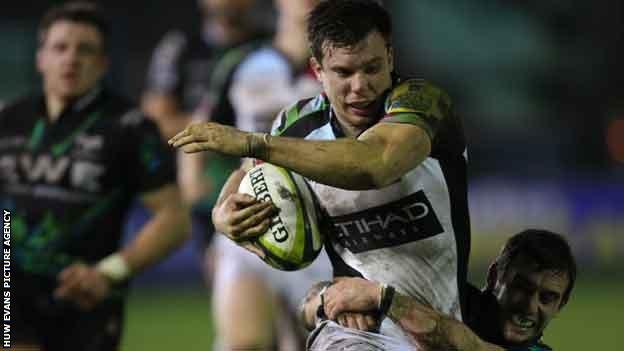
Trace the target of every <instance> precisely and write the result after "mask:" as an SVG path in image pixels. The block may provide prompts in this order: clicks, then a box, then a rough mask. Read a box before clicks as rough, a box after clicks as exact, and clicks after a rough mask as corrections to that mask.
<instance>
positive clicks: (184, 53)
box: [146, 30, 266, 111]
mask: <svg viewBox="0 0 624 351" xmlns="http://www.w3.org/2000/svg"><path fill="white" fill-rule="evenodd" d="M265 37H266V34H265V33H260V34H258V35H254V36H253V37H252V38H250V40H249V41H250V42H253V41H261V40H262V39H263V38H265ZM245 43H246V42H245ZM245 43H234V44H233V45H228V46H221V45H218V44H216V43H214V42H212V41H211V40H210V39H209V38H208V37H207V36H206V35H204V36H202V35H201V33H197V34H188V33H185V32H182V31H179V30H172V31H170V32H168V33H167V34H166V35H165V36H164V37H163V39H162V40H161V41H160V43H159V44H158V45H157V47H156V49H155V50H154V53H153V55H152V59H151V62H150V65H149V68H148V72H147V84H146V85H147V86H146V89H147V90H148V91H152V92H156V93H160V94H165V95H173V96H175V97H176V98H178V100H179V101H180V103H181V107H182V109H183V110H184V111H193V110H195V109H196V108H197V107H198V106H199V104H200V102H201V101H202V99H203V98H204V96H205V94H206V92H207V91H209V90H212V91H214V90H215V86H214V84H215V82H222V81H225V80H227V78H226V79H223V77H217V78H216V80H215V77H214V76H213V73H217V74H222V75H226V76H227V75H229V74H230V72H231V69H224V67H223V65H224V61H222V59H223V58H224V55H226V54H227V53H228V52H229V53H230V56H229V57H228V58H226V59H227V60H230V59H235V58H234V56H235V55H231V51H230V50H231V49H234V48H236V47H238V46H239V45H244V44H245ZM226 65H227V64H226ZM219 84H220V83H219Z"/></svg>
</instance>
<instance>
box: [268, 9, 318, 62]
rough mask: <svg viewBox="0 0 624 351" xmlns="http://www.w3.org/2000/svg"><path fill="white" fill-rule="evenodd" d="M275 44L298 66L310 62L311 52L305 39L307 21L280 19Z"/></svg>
mask: <svg viewBox="0 0 624 351" xmlns="http://www.w3.org/2000/svg"><path fill="white" fill-rule="evenodd" d="M277 25H278V28H277V33H276V34H275V39H274V40H273V45H275V47H276V48H277V49H278V50H280V51H281V52H282V53H284V54H285V55H286V56H287V57H288V59H289V60H290V61H291V62H293V63H294V64H296V65H297V66H304V65H306V64H307V62H308V58H309V56H310V52H309V50H308V44H307V42H306V40H305V37H306V33H305V23H297V22H293V21H286V20H284V19H280V21H279V22H278V24H277Z"/></svg>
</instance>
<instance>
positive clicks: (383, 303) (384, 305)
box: [379, 284, 395, 319]
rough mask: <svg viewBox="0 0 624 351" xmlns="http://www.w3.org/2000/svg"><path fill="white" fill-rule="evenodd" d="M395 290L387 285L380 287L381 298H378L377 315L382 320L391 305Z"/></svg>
mask: <svg viewBox="0 0 624 351" xmlns="http://www.w3.org/2000/svg"><path fill="white" fill-rule="evenodd" d="M394 292H395V289H394V287H393V286H390V285H388V284H382V285H381V296H380V297H379V313H380V315H381V318H382V319H383V318H384V317H385V316H386V315H387V314H388V310H389V309H390V305H392V299H393V298H394Z"/></svg>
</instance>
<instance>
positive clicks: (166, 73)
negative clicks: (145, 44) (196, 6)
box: [146, 30, 187, 95]
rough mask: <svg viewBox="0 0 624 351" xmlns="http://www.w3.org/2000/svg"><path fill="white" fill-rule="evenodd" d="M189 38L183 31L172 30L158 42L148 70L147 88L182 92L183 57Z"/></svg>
mask: <svg viewBox="0 0 624 351" xmlns="http://www.w3.org/2000/svg"><path fill="white" fill-rule="evenodd" d="M186 47H187V39H186V37H185V36H184V34H183V33H182V32H181V31H177V30H174V31H170V32H168V33H167V34H166V35H165V36H164V37H163V38H162V40H161V41H160V42H159V43H158V45H157V46H156V48H155V49H154V52H153V54H152V58H151V61H150V64H149V68H148V71H147V82H146V88H147V90H148V91H150V92H155V93H161V94H174V95H179V94H180V93H181V89H182V86H183V84H184V81H183V80H184V78H183V77H184V75H183V72H182V58H183V55H184V52H185V51H186Z"/></svg>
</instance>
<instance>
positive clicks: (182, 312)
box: [121, 273, 624, 351]
mask: <svg viewBox="0 0 624 351" xmlns="http://www.w3.org/2000/svg"><path fill="white" fill-rule="evenodd" d="M588 276H589V274H588V273H585V274H584V275H581V277H580V280H579V282H578V285H577V286H576V288H575V291H574V292H573V296H572V299H571V300H570V303H569V305H568V306H566V307H565V308H564V309H563V310H562V312H561V314H560V315H559V317H558V318H556V319H554V320H553V321H552V324H551V325H550V327H549V328H548V329H547V333H546V334H545V338H544V340H545V341H546V343H547V344H549V345H550V346H551V347H553V348H554V350H555V351H558V350H561V351H563V350H565V351H587V350H622V349H624V329H623V327H622V326H623V325H624V322H623V321H622V320H623V318H622V317H621V313H622V311H624V281H622V279H619V280H615V279H614V280H609V279H608V278H607V277H604V278H602V279H594V280H592V281H589V280H588V279H587V278H588ZM209 311H210V304H209V297H208V293H207V292H205V291H202V290H201V289H199V288H197V289H188V288H187V289H180V290H173V289H171V288H170V289H167V290H162V289H153V288H152V289H145V288H137V289H135V290H134V292H133V293H132V294H131V296H130V299H129V303H128V309H127V318H126V331H125V335H124V339H123V346H122V349H121V350H122V351H161V350H162V351H165V350H185V351H200V350H201V351H207V350H210V349H211V345H212V340H213V329H212V323H211V320H210V312H209Z"/></svg>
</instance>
